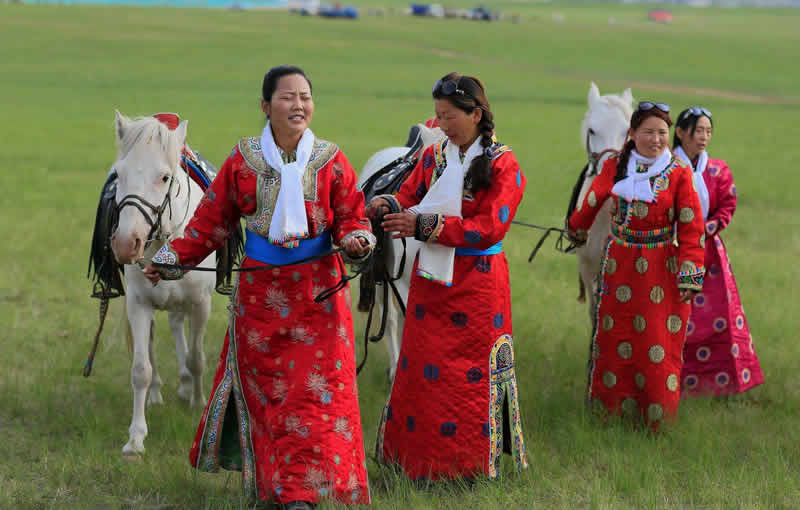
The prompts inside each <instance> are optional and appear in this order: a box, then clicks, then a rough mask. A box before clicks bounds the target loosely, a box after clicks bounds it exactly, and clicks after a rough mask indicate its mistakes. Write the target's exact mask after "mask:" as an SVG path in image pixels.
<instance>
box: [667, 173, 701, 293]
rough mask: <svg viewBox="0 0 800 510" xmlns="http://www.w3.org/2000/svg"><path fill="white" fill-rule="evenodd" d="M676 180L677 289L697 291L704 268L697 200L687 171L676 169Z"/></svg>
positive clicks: (699, 209)
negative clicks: (678, 264)
mask: <svg viewBox="0 0 800 510" xmlns="http://www.w3.org/2000/svg"><path fill="white" fill-rule="evenodd" d="M676 174H677V177H678V179H677V180H678V183H677V186H678V187H677V190H676V195H675V209H676V210H677V212H678V223H677V224H678V229H677V238H678V261H679V263H680V272H679V273H678V287H679V288H682V289H683V288H688V289H692V290H697V291H700V290H702V289H703V276H704V275H705V268H704V267H703V264H704V261H705V229H704V228H703V211H702V209H701V207H700V199H699V198H698V197H697V191H696V190H695V187H694V177H693V176H692V170H691V169H690V168H689V167H678V168H677V169H676V171H675V172H674V173H673V175H676Z"/></svg>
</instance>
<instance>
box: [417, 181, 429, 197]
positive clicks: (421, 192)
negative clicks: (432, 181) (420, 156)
mask: <svg viewBox="0 0 800 510" xmlns="http://www.w3.org/2000/svg"><path fill="white" fill-rule="evenodd" d="M427 192H428V189H427V188H426V187H425V183H424V182H421V183H419V186H417V191H416V192H415V193H414V194H415V195H416V196H417V198H419V199H420V200H422V199H423V198H425V193H427Z"/></svg>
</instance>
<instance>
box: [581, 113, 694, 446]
mask: <svg viewBox="0 0 800 510" xmlns="http://www.w3.org/2000/svg"><path fill="white" fill-rule="evenodd" d="M670 125H672V120H671V119H670V117H669V106H668V105H665V104H663V103H655V102H651V101H643V102H641V103H639V105H638V108H637V109H636V111H635V112H634V113H633V115H632V116H631V124H630V129H629V130H628V136H629V140H628V141H627V142H626V143H625V146H624V147H623V149H622V152H620V153H619V154H618V155H616V156H614V157H611V158H609V159H608V160H607V161H606V162H605V164H604V165H603V168H602V170H601V172H600V174H599V175H598V176H597V178H596V179H595V180H594V182H593V183H592V186H591V188H590V190H589V193H587V195H586V198H585V199H584V200H583V202H582V203H581V204H579V206H578V208H577V209H576V211H575V212H574V213H573V214H572V217H571V218H570V219H569V230H570V234H571V236H572V237H573V238H574V239H575V240H576V241H578V242H582V241H585V239H586V233H587V231H588V230H589V227H590V226H591V225H592V222H593V221H594V218H595V216H596V215H597V213H598V212H599V211H600V209H601V208H602V206H603V204H604V203H605V202H606V199H607V198H611V200H612V204H613V205H612V208H611V214H612V221H611V235H610V236H609V240H608V243H607V245H606V249H605V254H604V256H603V262H602V270H601V274H600V277H599V278H600V285H599V293H600V298H599V303H598V307H597V320H596V324H597V325H596V326H595V331H594V332H593V334H592V345H591V354H590V360H589V383H588V388H587V402H588V403H593V404H597V405H598V407H599V408H600V409H604V410H605V411H606V412H607V413H609V414H612V415H615V414H626V415H629V416H632V417H634V418H635V419H637V420H638V419H643V420H644V421H646V422H647V423H648V424H649V425H650V427H651V429H652V430H654V431H656V430H658V429H659V427H660V424H661V422H662V421H663V420H664V419H667V418H671V417H674V416H675V415H676V413H677V411H678V403H679V401H680V393H679V391H680V382H679V377H680V374H681V366H682V361H681V352H682V349H683V341H684V338H685V335H686V324H687V319H688V317H689V310H690V306H689V304H688V302H689V301H690V300H691V299H692V297H693V296H694V294H695V293H697V292H698V291H700V290H701V289H702V286H703V276H704V274H705V269H704V266H703V248H704V246H705V234H704V232H703V215H702V210H701V207H700V201H699V200H698V197H697V192H696V191H695V188H694V180H693V178H692V171H691V169H690V168H688V167H687V166H685V163H682V162H681V160H679V159H676V158H675V157H674V156H673V155H672V153H671V152H670V150H669V145H668V142H669V127H670Z"/></svg>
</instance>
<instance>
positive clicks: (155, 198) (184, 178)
mask: <svg viewBox="0 0 800 510" xmlns="http://www.w3.org/2000/svg"><path fill="white" fill-rule="evenodd" d="M186 127H187V121H183V122H181V124H180V125H179V126H178V128H177V129H175V130H174V131H170V130H169V128H167V126H166V125H164V124H162V123H161V122H160V121H159V120H157V119H155V118H153V117H143V118H137V119H134V120H131V119H128V118H127V117H125V116H123V115H121V114H120V113H119V112H116V132H117V142H118V145H119V152H118V154H117V160H116V161H115V162H114V166H113V170H114V171H115V172H116V173H117V175H118V184H117V195H116V202H117V204H118V207H119V224H118V226H117V229H116V231H115V232H114V233H113V235H112V237H111V248H112V250H113V251H114V256H115V257H116V259H117V261H118V262H119V263H121V264H126V265H125V284H126V285H125V286H126V312H127V317H128V322H129V325H130V333H131V334H132V336H133V363H132V366H131V385H132V387H133V419H132V421H131V426H130V428H129V430H128V432H129V440H128V443H127V444H126V445H125V446H124V447H123V448H122V453H123V455H136V454H138V453H141V452H143V451H144V438H145V437H146V436H147V422H146V420H145V415H144V408H145V398H146V401H147V404H148V405H150V404H162V403H163V398H162V396H161V377H160V376H159V374H158V369H157V368H156V359H155V349H154V345H153V329H154V328H153V325H154V319H153V315H154V312H155V310H167V311H168V314H169V325H170V329H171V330H172V336H173V337H174V338H175V349H176V351H177V357H178V375H179V378H180V386H179V388H178V397H179V398H181V399H182V400H184V401H186V402H188V403H189V405H190V406H191V407H201V406H204V405H205V402H206V399H205V396H204V395H203V368H204V364H205V356H204V354H203V335H204V334H205V329H206V322H207V320H208V316H209V314H210V312H211V293H212V291H213V289H214V283H215V278H216V277H215V273H213V272H196V271H194V272H190V273H188V274H187V275H186V276H185V277H184V278H183V279H181V280H178V281H162V282H160V283H159V284H158V286H156V287H153V285H152V284H151V283H150V282H149V281H147V280H146V279H145V277H144V276H143V275H142V271H141V269H140V267H139V266H137V265H132V264H136V263H137V262H140V261H142V260H149V259H150V258H151V257H152V256H153V254H154V253H155V252H156V251H157V250H158V249H159V248H160V247H161V245H163V243H164V242H165V241H167V240H172V239H176V238H178V237H182V236H183V231H184V228H185V227H186V223H188V221H189V219H191V217H192V215H193V213H194V210H195V209H196V208H197V204H198V203H199V202H200V199H201V198H202V196H203V192H202V190H201V189H200V187H199V186H198V185H197V184H196V183H195V182H194V181H193V180H192V179H190V178H189V176H188V175H187V174H186V172H185V171H184V170H183V169H182V168H181V166H180V157H181V151H182V149H183V145H184V142H185V140H186ZM214 260H215V257H214V255H210V256H209V257H208V258H206V259H205V261H203V263H202V264H201V265H202V266H203V267H209V268H210V267H213V266H214ZM187 314H188V315H189V339H190V342H189V348H187V343H186V336H185V335H184V326H183V322H184V317H185V316H186V315H187Z"/></svg>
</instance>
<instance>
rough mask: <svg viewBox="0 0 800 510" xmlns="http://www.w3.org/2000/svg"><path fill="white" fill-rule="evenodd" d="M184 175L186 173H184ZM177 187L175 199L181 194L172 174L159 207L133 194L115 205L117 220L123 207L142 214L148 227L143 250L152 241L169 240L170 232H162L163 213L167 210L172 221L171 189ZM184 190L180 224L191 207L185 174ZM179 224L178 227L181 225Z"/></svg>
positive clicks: (190, 187) (187, 176)
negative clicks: (185, 191)
mask: <svg viewBox="0 0 800 510" xmlns="http://www.w3.org/2000/svg"><path fill="white" fill-rule="evenodd" d="M184 173H186V172H184ZM176 183H177V184H176ZM176 185H177V188H178V190H177V192H176V193H175V198H178V197H179V196H180V194H181V189H182V187H181V184H180V182H179V181H178V180H177V179H176V178H175V175H174V174H173V175H172V176H171V177H170V178H169V187H168V188H167V193H166V194H165V195H164V199H163V200H162V201H161V204H160V205H155V204H152V203H151V202H150V201H148V200H147V199H145V198H144V197H142V196H140V195H137V194H135V193H130V194H128V195H125V196H124V197H122V200H120V201H119V204H118V205H117V218H119V215H120V213H121V212H122V209H124V208H125V207H128V206H131V207H135V208H136V209H138V210H139V212H141V213H142V216H144V219H145V221H146V222H147V224H148V225H150V231H149V232H148V233H147V240H146V241H145V248H147V246H148V245H149V244H150V243H152V242H153V241H164V240H167V239H169V238H170V236H171V235H172V233H171V232H167V233H165V232H164V221H163V219H164V212H165V211H166V210H167V209H169V219H170V221H171V220H172V199H173V197H172V189H173V188H174V187H175V186H176ZM186 188H187V198H186V211H184V215H183V219H182V220H181V223H183V222H184V221H186V218H187V216H188V215H189V208H190V207H191V197H192V185H191V182H189V174H188V173H186ZM181 223H179V225H180V224H181ZM113 230H116V225H115V226H114V228H113Z"/></svg>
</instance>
